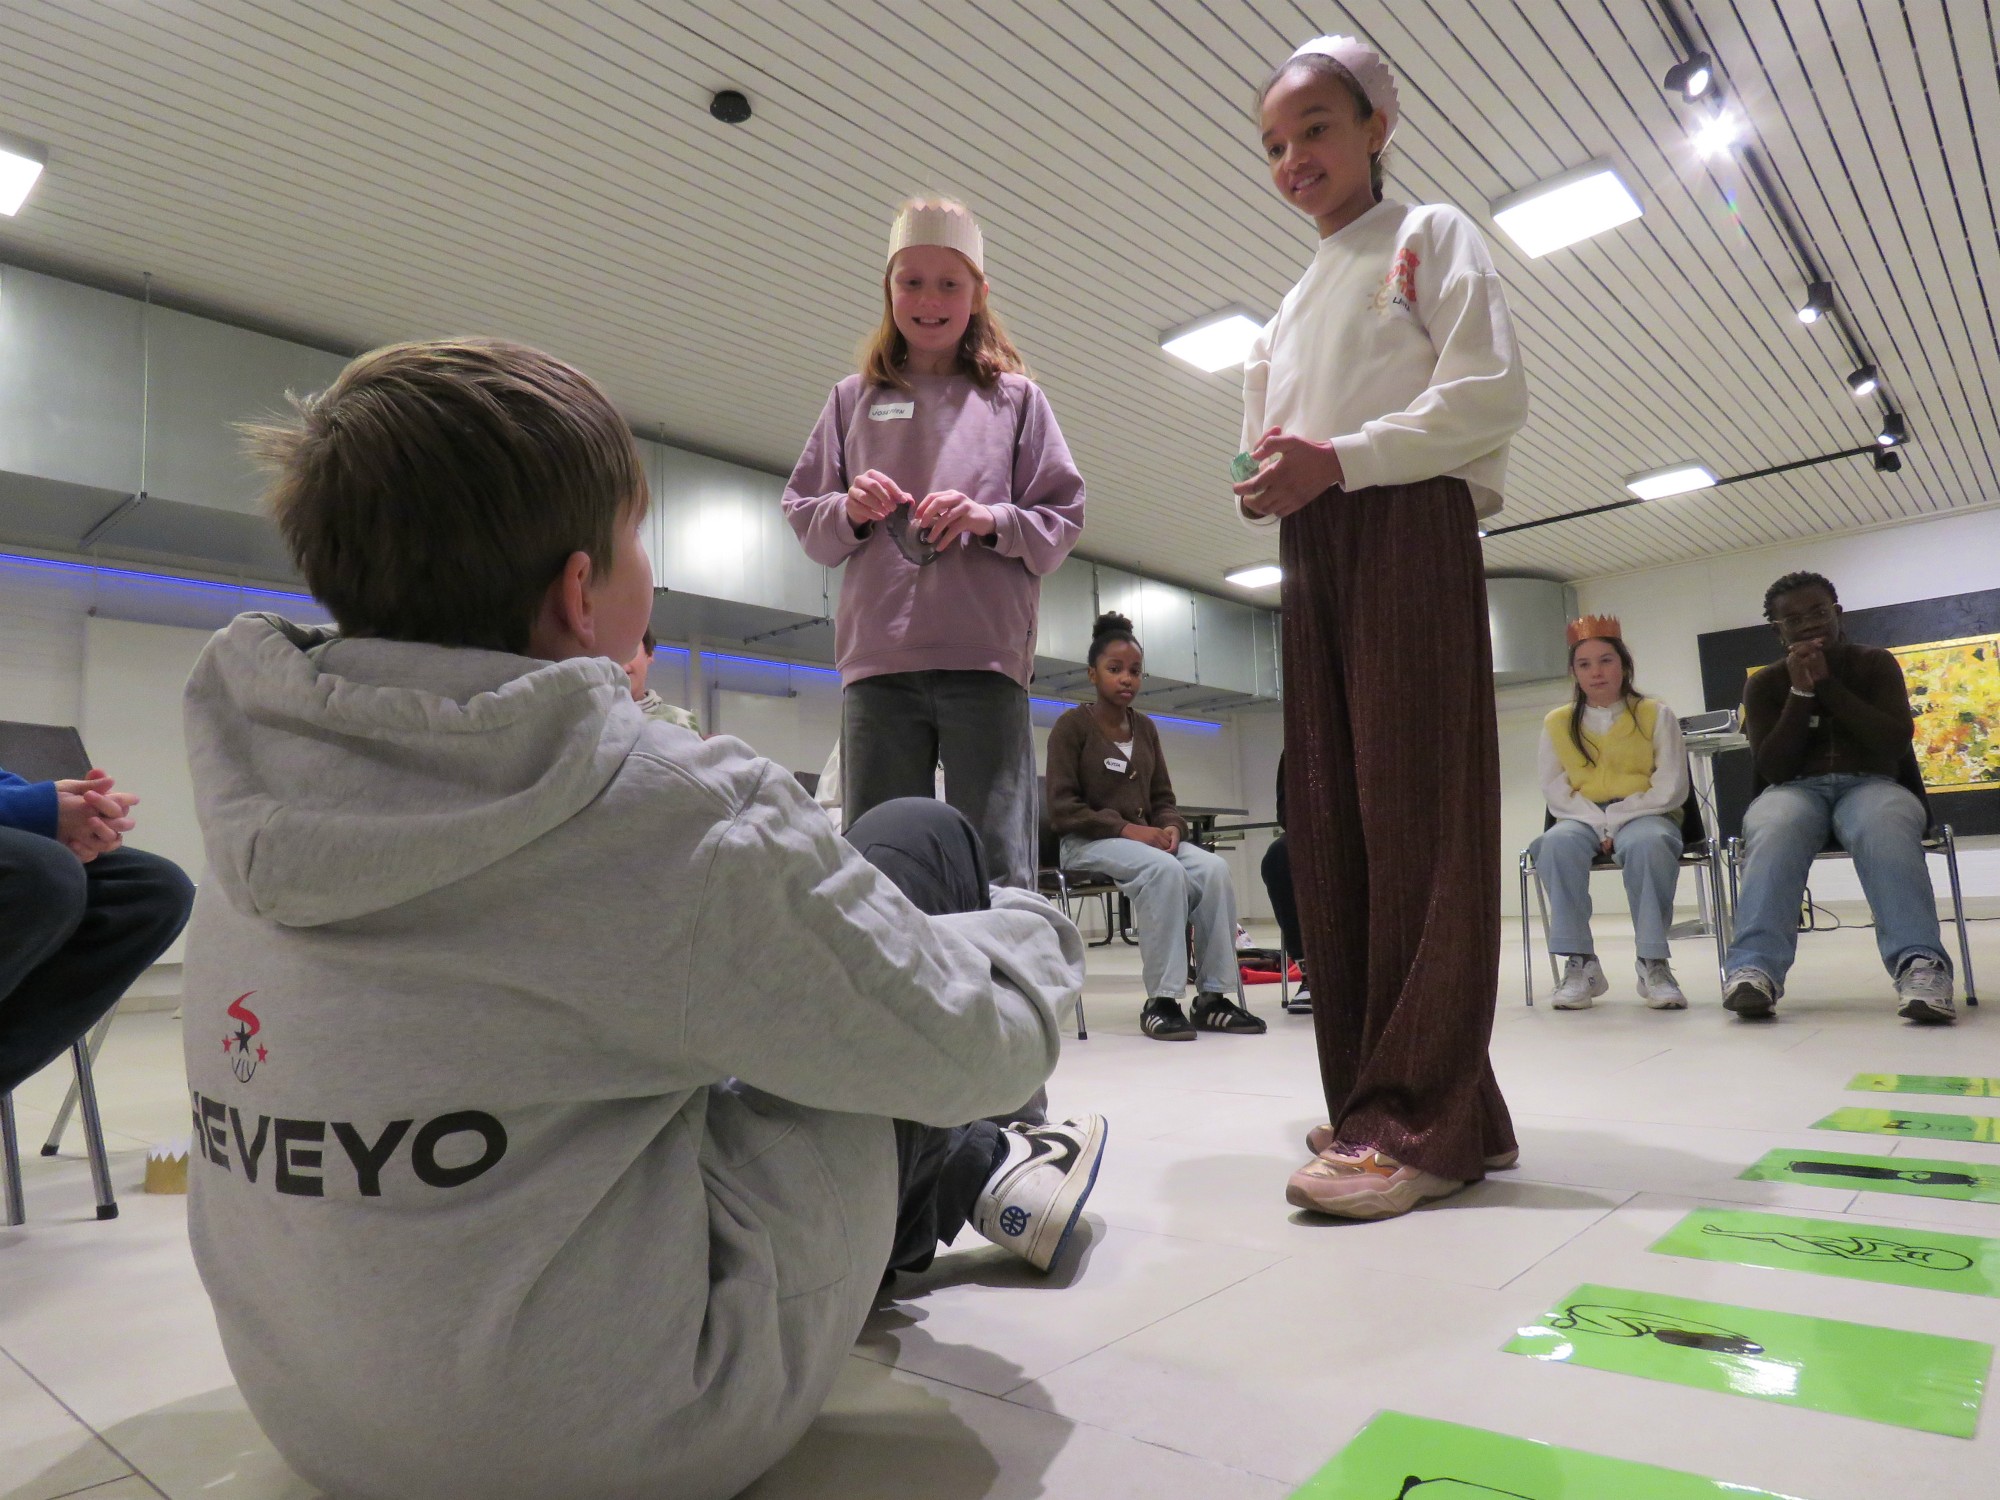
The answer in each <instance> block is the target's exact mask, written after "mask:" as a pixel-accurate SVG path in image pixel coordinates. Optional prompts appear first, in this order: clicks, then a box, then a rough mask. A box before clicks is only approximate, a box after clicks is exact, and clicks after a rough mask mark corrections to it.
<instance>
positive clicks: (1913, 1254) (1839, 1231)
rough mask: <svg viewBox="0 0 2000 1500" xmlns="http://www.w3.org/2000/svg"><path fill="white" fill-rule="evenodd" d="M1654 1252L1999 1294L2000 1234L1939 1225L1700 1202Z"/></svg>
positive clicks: (1933, 1288)
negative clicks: (1908, 1225) (1888, 1224)
mask: <svg viewBox="0 0 2000 1500" xmlns="http://www.w3.org/2000/svg"><path fill="white" fill-rule="evenodd" d="M1649 1248H1650V1249H1651V1250H1652V1252H1653V1253H1654V1254H1655V1255H1681V1256H1686V1257H1687V1258H1689V1259H1690V1260H1723V1261H1732V1262H1734V1263H1735V1264H1737V1265H1743V1266H1772V1267H1775V1268H1776V1269H1778V1270H1783V1271H1809V1272H1812V1273H1813V1274H1814V1275H1817V1276H1844V1277H1847V1278H1849V1279H1850V1280H1854V1281H1884V1282H1888V1283H1890V1284H1891V1285H1893V1286H1915V1287H1923V1288H1925V1289H1926V1290H1929V1291H1937V1292H1968V1293H1971V1294H1972V1295H1973V1296H1976V1297H2000V1240H1987V1239H1980V1238H1979V1237H1978V1236H1976V1235H1970V1234H1947V1233H1945V1232H1944V1231H1943V1230H1941V1229H1901V1228H1896V1229H1890V1228H1884V1227H1882V1226H1880V1225H1873V1224H1857V1223H1856V1222H1854V1221H1853V1220H1852V1219H1848V1220H1840V1219H1800V1218H1794V1217H1793V1216H1791V1215H1790V1214H1765V1213H1755V1212H1751V1211H1749V1210H1745V1209H1735V1208H1698V1209H1696V1210H1695V1211H1694V1212H1693V1213H1691V1214H1689V1215H1688V1216H1687V1217H1686V1218H1685V1219H1682V1220H1681V1221H1680V1223H1678V1224H1676V1225H1675V1226H1674V1227H1673V1228H1672V1229H1670V1230H1669V1231H1668V1232H1667V1233H1666V1235H1665V1236H1664V1237H1663V1238H1661V1239H1660V1240H1658V1241H1657V1242H1655V1243H1654V1244H1653V1245H1651V1246H1650V1247H1649Z"/></svg>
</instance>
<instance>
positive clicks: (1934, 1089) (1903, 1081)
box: [1847, 1073, 2000, 1099]
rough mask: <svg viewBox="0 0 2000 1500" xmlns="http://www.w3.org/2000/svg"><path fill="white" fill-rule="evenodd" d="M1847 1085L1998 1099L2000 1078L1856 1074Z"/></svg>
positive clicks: (1878, 1091)
mask: <svg viewBox="0 0 2000 1500" xmlns="http://www.w3.org/2000/svg"><path fill="white" fill-rule="evenodd" d="M1847 1087H1848V1089H1849V1090H1850V1091H1851V1092H1854V1093H1861V1094H1951V1095H1954V1096H1956V1097H1957V1098H1960V1099H2000V1078H1956V1077H1947V1076H1945V1075H1942V1074H1938V1073H1856V1074H1855V1075H1854V1078H1853V1080H1852V1081H1851V1082H1850V1083H1849V1084H1848V1085H1847Z"/></svg>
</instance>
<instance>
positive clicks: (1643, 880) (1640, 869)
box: [1528, 813, 1681, 958]
mask: <svg viewBox="0 0 2000 1500" xmlns="http://www.w3.org/2000/svg"><path fill="white" fill-rule="evenodd" d="M1598 840H1599V836H1598V832H1597V830H1596V829H1595V828H1592V827H1591V826H1590V825H1589V824H1588V823H1580V822H1578V821H1577V820H1576V819H1575V818H1563V819H1560V820H1559V821H1558V822H1557V823H1556V825H1555V826H1554V827H1553V828H1550V829H1549V830H1548V831H1547V832H1546V833H1544V834H1543V835H1542V836H1541V837H1540V838H1538V839H1536V840H1535V841H1534V843H1532V844H1530V845H1529V846H1528V855H1529V858H1531V859H1533V860H1534V862H1535V873H1536V874H1538V875H1540V876H1541V878H1542V884H1543V885H1544V886H1546V887H1547V888H1548V892H1549V951H1550V952H1551V953H1590V954H1594V953H1596V952H1597V948H1596V946H1595V945H1594V944H1593V943H1592V941H1591V936H1590V862H1591V861H1592V860H1593V859H1595V858H1597V852H1598V848H1599V842H1598ZM1611 852H1612V858H1614V859H1615V860H1617V861H1618V866H1619V868H1620V869H1622V870H1623V871H1624V872H1625V900H1626V903H1627V904H1628V905H1629V906H1630V907H1631V909H1632V932H1633V936H1635V937H1636V938H1637V939H1638V943H1639V957H1641V958H1665V957H1667V929H1668V928H1669V927H1671V926H1672V925H1673V921H1674V887H1675V886H1677V885H1678V884H1679V883H1680V876H1681V867H1680V858H1681V831H1680V828H1679V826H1678V825H1676V824H1675V823H1674V822H1673V820H1672V819H1670V818H1666V817H1663V816H1662V815H1660V814H1658V813H1653V814H1649V815H1648V816H1646V817H1643V818H1634V819H1633V820H1632V821H1631V822H1629V823H1626V824H1624V825H1623V826H1621V827H1620V828H1619V830H1618V831H1617V832H1616V833H1615V834H1613V835H1612V836H1611Z"/></svg>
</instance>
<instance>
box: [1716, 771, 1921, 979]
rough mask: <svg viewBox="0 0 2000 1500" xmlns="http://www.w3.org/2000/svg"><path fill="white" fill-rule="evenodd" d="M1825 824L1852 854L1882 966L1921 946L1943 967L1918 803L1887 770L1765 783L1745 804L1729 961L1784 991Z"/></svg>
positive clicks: (1898, 962) (1893, 965)
mask: <svg viewBox="0 0 2000 1500" xmlns="http://www.w3.org/2000/svg"><path fill="white" fill-rule="evenodd" d="M1829 830H1831V831H1832V832H1833V833H1835V834H1837V835H1838V836H1839V838H1840V847H1841V848H1843V849H1845V850H1846V851H1847V852H1848V853H1849V854H1851V855H1853V856H1854V869H1855V873H1856V874H1858V875H1859V876H1860V877H1861V890H1862V893H1863V894H1864V895H1866V896H1867V897H1868V909H1869V911H1871V912H1872V913H1874V916H1875V946H1876V947H1877V948H1878V949H1879V950H1880V951H1881V954H1882V964H1883V967H1885V968H1886V969H1888V971H1889V973H1890V974H1891V975H1894V974H1895V973H1896V972H1897V971H1898V970H1900V969H1901V968H1902V967H1903V965H1904V964H1905V963H1907V962H1908V961H1909V960H1910V959H1912V958H1914V957H1916V956H1917V955H1919V954H1921V955H1923V956H1924V957H1926V958H1934V959H1936V960H1938V962H1940V963H1942V964H1944V965H1945V966H1946V967H1947V968H1949V967H1950V965H1951V960H1950V959H1949V958H1947V957H1946V956H1945V951H1944V948H1943V946H1942V944H1941V943H1940V942H1939V940H1938V914H1937V898H1936V897H1934V896H1933V895H1932V894H1931V872H1930V868H1929V865H1928V864H1927V863H1926V861H1925V859H1924V846H1923V837H1924V805H1923V803H1921V802H1920V801H1918V800H1917V796H1916V794H1915V793H1914V792H1912V791H1911V790H1910V789H1909V788H1908V787H1905V786H1902V785H1900V784H1898V783H1896V782H1894V781H1891V780H1889V778H1888V777H1886V776H1806V777H1802V778H1801V779H1799V780H1798V781H1788V782H1786V783H1784V785H1782V786H1774V787H1767V788H1765V790H1764V791H1763V792H1761V793H1760V794H1759V795H1758V797H1757V800H1756V801H1755V802H1752V803H1751V804H1750V810H1749V811H1748V812H1746V813H1745V814H1744V815H1743V842H1744V846H1745V848H1744V864H1743V887H1742V892H1741V894H1740V895H1739V896H1738V898H1737V903H1736V941H1735V942H1733V943H1732V944H1730V947H1729V963H1728V967H1729V968H1730V969H1732V970H1734V969H1756V970H1758V971H1759V972H1761V973H1764V974H1767V975H1769V976H1770V978H1771V980H1772V981H1773V982H1774V983H1775V984H1777V985H1778V987H1779V988H1780V989H1783V987H1784V983H1785V975H1786V974H1787V973H1788V972H1790V970H1791V967H1792V958H1793V956H1794V955H1795V954H1796V953H1797V952H1798V946H1799V902H1800V901H1801V900H1802V899H1803V898H1804V896H1805V888H1806V872H1807V871H1808V870H1809V869H1810V868H1811V866H1812V862H1813V856H1814V855H1816V854H1818V853H1819V852H1820V851H1821V850H1822V849H1824V848H1825V847H1826V837H1827V833H1828V831H1829Z"/></svg>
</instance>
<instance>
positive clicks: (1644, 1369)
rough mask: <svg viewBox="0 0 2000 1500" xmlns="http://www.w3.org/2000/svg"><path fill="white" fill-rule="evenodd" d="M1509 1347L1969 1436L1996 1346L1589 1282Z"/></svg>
mask: <svg viewBox="0 0 2000 1500" xmlns="http://www.w3.org/2000/svg"><path fill="white" fill-rule="evenodd" d="M1503 1347H1504V1348H1505V1349H1506V1351H1507V1352H1508V1353H1509V1354H1526V1355H1528V1356H1530V1357H1531V1358H1534V1359H1545V1360H1555V1361H1560V1362H1562V1363H1565V1364H1573V1365H1588V1366H1589V1367H1590V1368H1592V1369H1595V1370H1612V1371H1615V1372H1617V1373H1619V1374H1622V1375H1638V1376H1642V1377H1643V1378H1645V1379H1647V1380H1668V1381H1672V1382H1673V1383H1674V1384H1676V1385H1691V1386H1694V1387H1696V1388H1697V1389H1700V1390H1707V1391H1722V1392H1726V1393H1728V1394H1730V1395H1736V1396H1753V1397H1755V1398H1757V1399H1758V1400H1760V1401H1780V1402H1783V1403H1785V1404H1786V1405H1789V1406H1804V1407H1810V1408H1811V1409H1812V1410H1814V1411H1825V1412H1832V1413H1834V1414H1835V1415H1837V1416H1843V1417H1860V1418H1861V1419H1862V1420H1864V1421H1868V1422H1887V1423H1890V1424H1892V1425H1894V1426H1897V1427H1914V1428H1916V1429H1917V1430H1918V1431H1920V1432H1940V1433H1944V1434H1946V1435H1947V1436H1950V1437H1965V1438H1969V1437H1971V1436H1972V1434H1973V1433H1974V1431H1976V1430H1977V1428H1978V1426H1979V1403H1980V1400H1981V1397H1982V1396H1983V1394H1984V1392H1985V1389H1986V1371H1987V1367H1988V1366H1989V1365H1990V1364H1991V1363H1992V1362H1993V1346H1992V1345H1991V1344H1981V1343H1976V1342H1974V1341H1973V1340H1971V1339H1954V1338H1945V1337H1943V1336H1942V1335H1939V1334H1935V1333H1909V1332H1906V1331H1904V1330H1903V1329H1900V1328H1877V1327H1874V1326H1873V1325H1871V1324H1867V1323H1843V1322H1838V1321H1836V1320H1835V1319H1832V1318H1804V1317H1800V1316H1798V1315H1797V1314H1796V1313H1781V1312H1767V1311H1765V1310H1764V1309H1762V1308H1756V1307H1732V1306H1730V1305H1728V1304H1726V1303H1721V1302H1698V1301H1695V1300H1693V1299H1691V1298H1688V1297H1670V1296H1666V1295H1663V1294H1661V1293H1659V1292H1642V1291H1636V1290H1634V1289H1632V1288H1629V1287H1615V1286H1591V1285H1585V1286H1580V1287H1578V1288H1577V1289H1576V1290H1575V1291H1573V1292H1571V1293H1570V1294H1569V1295H1568V1296H1567V1297H1565V1298H1563V1299H1562V1301H1560V1302H1558V1303H1557V1304H1556V1305H1555V1306H1554V1307H1552V1308H1551V1309H1549V1311H1548V1312H1546V1313H1544V1314H1542V1321H1541V1322H1540V1323H1538V1324H1536V1325H1534V1326H1533V1327H1529V1328H1523V1329H1522V1330H1521V1331H1520V1333H1518V1334H1517V1335H1516V1336H1515V1337H1514V1338H1512V1339H1511V1340H1509V1341H1508V1342H1507V1343H1506V1344H1505V1345H1504V1346H1503Z"/></svg>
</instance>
